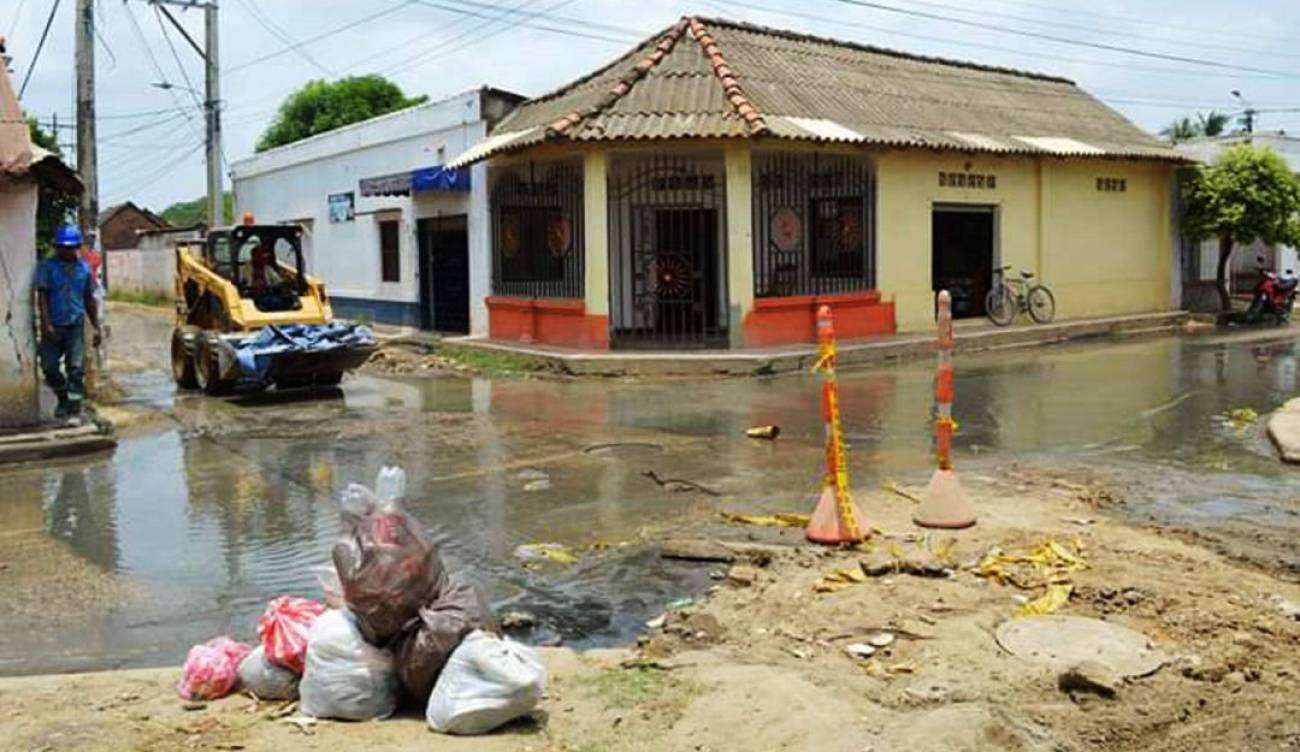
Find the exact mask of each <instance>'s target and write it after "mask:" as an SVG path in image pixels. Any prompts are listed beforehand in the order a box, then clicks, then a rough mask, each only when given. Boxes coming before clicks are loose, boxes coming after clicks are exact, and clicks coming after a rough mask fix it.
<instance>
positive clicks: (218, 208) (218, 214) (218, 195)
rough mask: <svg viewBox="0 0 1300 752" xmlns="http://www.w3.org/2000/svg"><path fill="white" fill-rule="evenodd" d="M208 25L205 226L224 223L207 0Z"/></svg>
mask: <svg viewBox="0 0 1300 752" xmlns="http://www.w3.org/2000/svg"><path fill="white" fill-rule="evenodd" d="M203 20H204V22H205V25H206V26H207V37H208V38H207V53H208V54H207V56H206V58H207V72H208V75H207V84H206V85H205V86H204V92H205V94H206V95H207V99H206V100H205V102H204V106H205V107H206V108H207V111H208V113H207V114H208V223H209V224H208V226H209V227H218V226H220V225H222V224H225V217H224V216H223V214H224V212H223V211H222V207H223V206H224V205H225V199H224V196H223V195H222V190H221V72H220V68H218V67H217V50H218V49H219V48H218V45H217V4H216V3H215V2H212V1H211V0H209V2H208V5H207V7H206V8H204V9H203Z"/></svg>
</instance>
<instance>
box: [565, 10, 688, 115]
mask: <svg viewBox="0 0 1300 752" xmlns="http://www.w3.org/2000/svg"><path fill="white" fill-rule="evenodd" d="M686 27H687V19H685V18H683V19H682V20H681V21H678V22H677V23H676V24H675V25H674V26H673V27H672V28H670V29H669V30H668V31H667V32H666V33H664V35H663V38H662V39H660V40H659V43H658V44H656V45H655V47H654V50H653V51H651V52H650V54H649V55H647V56H646V57H645V59H643V60H641V61H640V62H639V63H637V64H636V65H635V66H634V67H633V68H632V70H631V71H629V72H628V73H627V74H626V75H625V76H623V77H622V78H620V79H619V81H618V83H616V84H614V85H613V86H612V87H610V89H609V91H608V92H606V93H605V96H603V97H601V98H600V100H599V101H597V102H596V103H595V104H593V105H592V106H590V107H588V108H586V109H583V110H574V111H573V112H570V113H569V114H567V115H565V116H564V117H561V118H560V119H559V120H556V121H555V122H553V123H551V124H550V125H548V126H546V135H547V137H548V138H553V137H557V136H564V135H567V134H568V133H569V132H570V131H572V130H573V128H574V127H575V126H577V125H578V124H579V123H581V122H582V121H583V120H586V119H587V118H589V117H592V116H594V115H597V114H599V113H600V112H601V111H602V110H605V109H607V108H609V107H611V106H613V104H614V103H615V102H617V101H618V100H620V99H622V98H623V97H624V96H626V95H627V93H628V92H629V91H631V90H632V87H633V86H634V85H635V84H636V83H637V82H638V81H640V80H641V79H643V78H645V76H646V74H647V73H649V72H650V70H651V69H652V68H654V67H655V66H656V65H658V64H659V62H660V61H661V60H663V59H664V58H665V57H666V56H667V55H668V53H669V52H672V50H673V47H674V46H676V44H677V40H679V39H681V37H682V34H684V33H686Z"/></svg>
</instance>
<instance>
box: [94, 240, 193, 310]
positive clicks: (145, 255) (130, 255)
mask: <svg viewBox="0 0 1300 752" xmlns="http://www.w3.org/2000/svg"><path fill="white" fill-rule="evenodd" d="M206 232H207V226H206V225H204V224H203V223H198V224H194V225H191V226H189V227H167V228H165V229H161V230H142V231H140V232H139V233H137V234H136V244H135V246H134V247H132V248H118V249H116V250H114V251H113V252H112V253H106V254H104V258H105V259H106V260H107V262H108V278H109V279H110V280H111V281H112V285H113V292H115V293H126V294H127V295H140V296H146V297H163V298H168V297H173V296H174V293H175V291H176V245H177V244H178V243H188V242H193V241H199V240H202V239H203V237H204V235H205V233H206Z"/></svg>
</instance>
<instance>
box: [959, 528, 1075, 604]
mask: <svg viewBox="0 0 1300 752" xmlns="http://www.w3.org/2000/svg"><path fill="white" fill-rule="evenodd" d="M1082 554H1083V542H1082V541H1081V540H1079V539H1075V540H1074V541H1073V542H1072V543H1071V544H1070V545H1068V546H1067V545H1066V544H1063V543H1061V542H1059V541H1056V540H1053V539H1050V538H1049V539H1048V540H1046V541H1043V542H1042V543H1040V544H1038V545H1036V546H1034V547H1032V548H1030V549H1029V550H1028V551H1027V552H1026V553H1023V554H1008V553H1006V552H1004V551H1002V550H1001V549H998V548H995V549H993V550H991V551H989V552H988V553H987V554H985V555H984V558H983V559H981V560H980V562H979V563H978V564H976V565H975V569H974V572H975V574H976V575H977V576H979V577H986V578H988V579H991V580H995V581H996V582H998V583H999V584H1002V585H1007V584H1010V585H1013V586H1015V587H1017V588H1020V589H1021V590H1034V589H1037V588H1039V587H1044V586H1045V587H1046V589H1045V591H1044V592H1043V595H1041V596H1040V597H1039V598H1037V599H1036V600H1034V601H1031V602H1030V603H1027V604H1025V605H1024V606H1022V607H1021V608H1020V609H1018V610H1017V611H1016V614H1015V615H1016V616H1041V615H1043V614H1050V613H1055V612H1056V611H1058V610H1060V609H1061V607H1062V606H1064V605H1065V604H1066V603H1068V602H1069V600H1070V595H1071V594H1072V593H1073V592H1074V583H1073V582H1072V580H1071V575H1072V574H1073V573H1074V572H1078V571H1081V570H1084V569H1087V568H1088V563H1087V562H1086V561H1085V560H1084V559H1083V555H1082ZM1026 565H1027V566H1026Z"/></svg>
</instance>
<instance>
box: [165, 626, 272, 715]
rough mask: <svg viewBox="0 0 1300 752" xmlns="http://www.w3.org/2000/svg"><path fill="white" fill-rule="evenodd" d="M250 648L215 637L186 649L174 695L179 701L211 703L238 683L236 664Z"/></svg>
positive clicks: (237, 665)
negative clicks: (178, 696) (187, 653)
mask: <svg viewBox="0 0 1300 752" xmlns="http://www.w3.org/2000/svg"><path fill="white" fill-rule="evenodd" d="M252 650H253V648H252V647H250V646H248V645H245V644H244V643H242V642H235V641H234V640H232V639H230V638H229V637H216V638H213V639H211V640H208V641H207V642H205V643H203V644H202V645H195V646H194V647H192V648H190V652H189V655H187V656H185V666H184V668H183V669H182V673H181V680H180V682H179V683H178V684H177V685H176V694H178V695H180V696H181V699H183V700H215V699H217V698H219V697H225V696H226V695H228V694H230V692H231V690H233V689H234V688H235V685H236V684H238V683H239V662H240V661H242V660H244V658H245V657H246V656H247V655H248V654H249V653H250V652H252Z"/></svg>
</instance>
